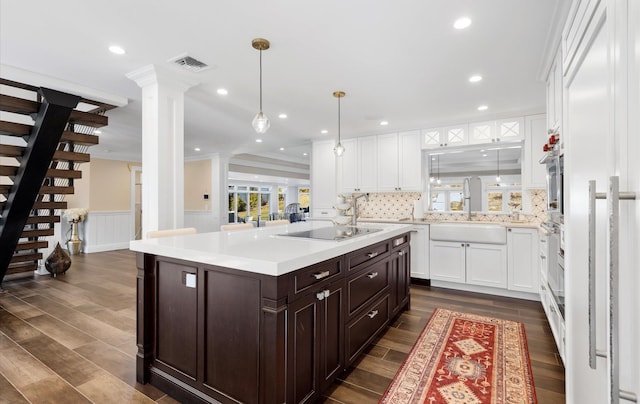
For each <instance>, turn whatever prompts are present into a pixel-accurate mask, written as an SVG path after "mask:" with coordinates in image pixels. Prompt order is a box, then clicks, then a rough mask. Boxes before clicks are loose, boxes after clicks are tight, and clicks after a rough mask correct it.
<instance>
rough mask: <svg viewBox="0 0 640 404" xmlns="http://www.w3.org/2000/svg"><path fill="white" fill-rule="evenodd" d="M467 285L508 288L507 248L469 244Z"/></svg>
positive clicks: (467, 252) (496, 245)
mask: <svg viewBox="0 0 640 404" xmlns="http://www.w3.org/2000/svg"><path fill="white" fill-rule="evenodd" d="M466 246H467V247H466V248H467V251H466V257H467V283H468V284H470V285H480V286H490V287H494V288H501V289H506V288H507V246H506V245H504V244H502V245H500V244H482V243H467V244H466Z"/></svg>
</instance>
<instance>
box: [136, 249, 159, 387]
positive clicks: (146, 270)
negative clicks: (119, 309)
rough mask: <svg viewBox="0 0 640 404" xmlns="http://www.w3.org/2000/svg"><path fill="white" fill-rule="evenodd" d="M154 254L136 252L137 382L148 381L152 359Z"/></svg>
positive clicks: (143, 382)
mask: <svg viewBox="0 0 640 404" xmlns="http://www.w3.org/2000/svg"><path fill="white" fill-rule="evenodd" d="M155 265H156V264H155V256H154V255H151V254H143V253H137V254H136V267H137V269H138V274H137V279H136V299H137V302H136V304H137V310H136V312H137V313H136V331H137V338H136V344H137V346H138V353H137V354H136V380H137V381H138V383H142V384H145V383H148V382H149V369H150V367H151V361H152V360H153V329H154V323H153V318H154V314H153V313H154V310H155V309H154V302H155V285H154V277H155Z"/></svg>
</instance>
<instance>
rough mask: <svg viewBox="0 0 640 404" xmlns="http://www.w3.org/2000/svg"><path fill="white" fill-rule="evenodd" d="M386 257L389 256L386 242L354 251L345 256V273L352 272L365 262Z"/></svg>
mask: <svg viewBox="0 0 640 404" xmlns="http://www.w3.org/2000/svg"><path fill="white" fill-rule="evenodd" d="M387 255H389V242H388V241H384V242H382V243H379V244H374V245H372V246H369V247H366V248H362V249H360V250H357V251H354V252H352V253H350V254H348V255H347V271H353V270H355V269H358V268H357V267H358V266H359V265H362V264H364V263H365V262H369V261H374V260H377V259H380V258H382V257H384V256H387Z"/></svg>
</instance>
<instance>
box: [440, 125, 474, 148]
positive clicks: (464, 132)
mask: <svg viewBox="0 0 640 404" xmlns="http://www.w3.org/2000/svg"><path fill="white" fill-rule="evenodd" d="M442 131H443V132H444V146H464V145H466V144H467V143H468V141H469V140H468V137H467V136H468V132H469V125H467V124H464V125H455V126H447V127H445V128H443V129H442Z"/></svg>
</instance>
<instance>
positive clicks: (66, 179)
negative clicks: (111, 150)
mask: <svg viewBox="0 0 640 404" xmlns="http://www.w3.org/2000/svg"><path fill="white" fill-rule="evenodd" d="M113 108H115V106H113V105H109V104H105V103H102V102H97V101H92V100H88V99H85V98H82V97H78V96H74V95H70V94H66V93H62V92H59V91H55V90H51V89H46V88H39V87H34V86H31V85H28V84H23V83H18V82H15V81H11V80H6V79H3V78H0V135H2V136H0V290H1V285H2V281H3V280H4V277H5V275H8V274H25V275H31V274H32V273H33V271H34V270H36V269H37V268H38V260H40V259H42V258H43V256H42V253H41V252H39V249H42V248H47V247H48V242H47V241H46V240H42V239H41V238H42V237H46V236H52V235H53V234H54V223H58V222H60V210H62V209H66V208H67V203H66V202H65V201H64V199H65V197H66V195H70V194H73V193H74V181H75V180H78V179H80V178H81V177H82V172H81V171H78V170H77V168H78V165H79V164H80V163H85V162H89V161H90V156H89V154H88V153H87V150H88V148H89V147H90V146H92V145H95V144H98V136H95V135H93V131H94V130H95V128H99V127H102V126H106V125H107V123H108V118H107V117H106V116H104V113H105V112H106V111H108V110H110V109H113Z"/></svg>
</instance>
